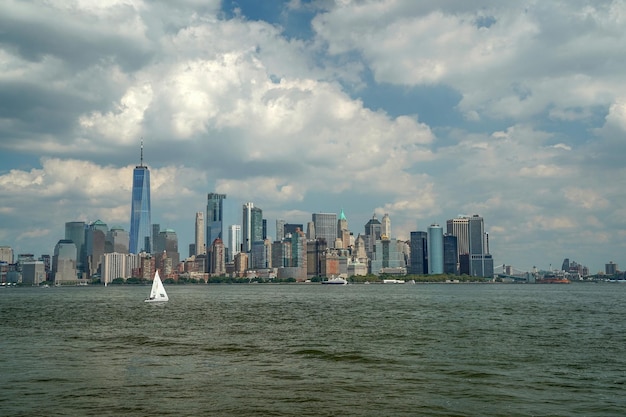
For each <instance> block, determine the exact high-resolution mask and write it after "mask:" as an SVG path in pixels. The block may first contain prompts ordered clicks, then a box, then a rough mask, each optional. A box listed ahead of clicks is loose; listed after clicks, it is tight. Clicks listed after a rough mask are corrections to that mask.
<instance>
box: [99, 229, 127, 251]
mask: <svg viewBox="0 0 626 417" xmlns="http://www.w3.org/2000/svg"><path fill="white" fill-rule="evenodd" d="M129 241H130V235H129V233H128V232H127V231H126V230H124V229H122V228H121V227H120V226H113V227H112V228H111V230H109V231H108V233H107V237H106V242H105V250H104V252H105V253H128V248H129Z"/></svg>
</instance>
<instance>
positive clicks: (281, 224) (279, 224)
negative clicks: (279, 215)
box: [275, 219, 287, 242]
mask: <svg viewBox="0 0 626 417" xmlns="http://www.w3.org/2000/svg"><path fill="white" fill-rule="evenodd" d="M286 223H287V222H286V221H284V220H282V219H276V239H275V240H276V241H278V242H280V241H281V240H283V239H284V238H285V224H286Z"/></svg>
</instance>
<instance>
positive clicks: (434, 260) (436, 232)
mask: <svg viewBox="0 0 626 417" xmlns="http://www.w3.org/2000/svg"><path fill="white" fill-rule="evenodd" d="M428 273H429V274H443V228H442V227H441V226H439V225H438V224H431V225H430V226H428Z"/></svg>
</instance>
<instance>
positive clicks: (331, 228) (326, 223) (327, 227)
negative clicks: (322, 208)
mask: <svg viewBox="0 0 626 417" xmlns="http://www.w3.org/2000/svg"><path fill="white" fill-rule="evenodd" d="M311 220H313V225H314V227H315V239H324V240H326V245H328V247H329V248H333V247H334V246H335V239H336V238H337V215H336V214H335V213H313V216H312V219H311Z"/></svg>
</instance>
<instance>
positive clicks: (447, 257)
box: [443, 234, 458, 275]
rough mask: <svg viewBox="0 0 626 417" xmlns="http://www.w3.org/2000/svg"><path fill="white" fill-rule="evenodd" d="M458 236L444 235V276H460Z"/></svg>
mask: <svg viewBox="0 0 626 417" xmlns="http://www.w3.org/2000/svg"><path fill="white" fill-rule="evenodd" d="M456 241H457V239H456V236H454V235H449V234H445V235H443V272H444V274H451V275H456V274H458V249H457V244H456Z"/></svg>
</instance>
